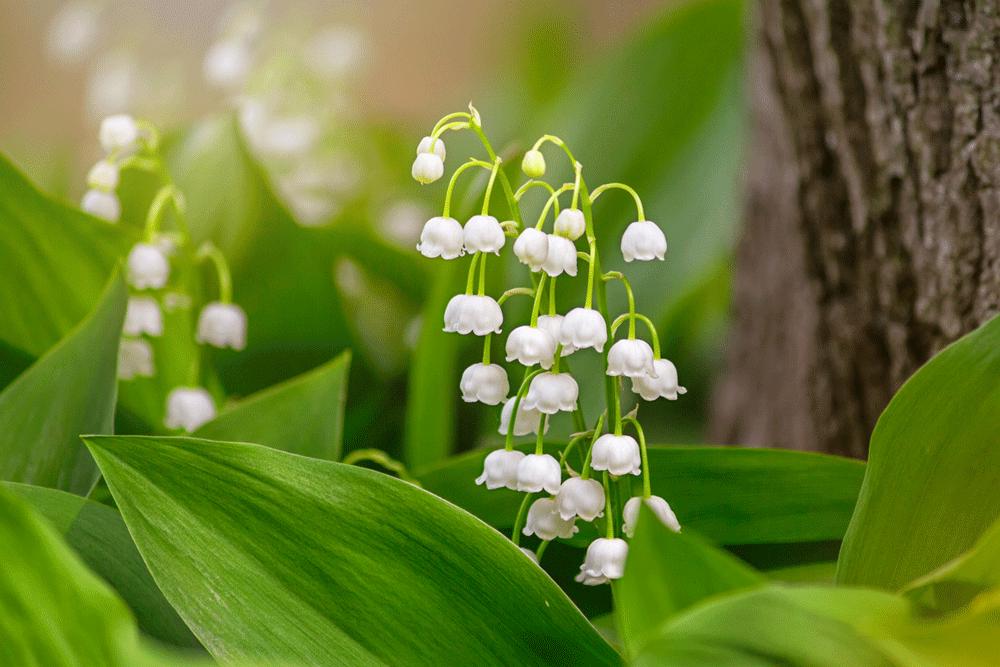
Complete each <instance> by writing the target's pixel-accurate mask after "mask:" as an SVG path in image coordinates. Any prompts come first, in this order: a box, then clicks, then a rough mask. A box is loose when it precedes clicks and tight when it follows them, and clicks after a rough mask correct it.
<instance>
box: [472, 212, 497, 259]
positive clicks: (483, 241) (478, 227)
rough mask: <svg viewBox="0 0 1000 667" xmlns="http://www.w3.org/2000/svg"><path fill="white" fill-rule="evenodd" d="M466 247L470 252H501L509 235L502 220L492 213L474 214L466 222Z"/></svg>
mask: <svg viewBox="0 0 1000 667" xmlns="http://www.w3.org/2000/svg"><path fill="white" fill-rule="evenodd" d="M464 240H465V249H466V250H468V251H469V252H495V253H496V254H498V255H499V254H500V248H503V244H504V242H505V241H506V240H507V237H506V236H505V235H504V233H503V227H501V226H500V221H499V220H497V219H496V218H494V217H493V216H492V215H474V216H472V217H471V218H469V221H468V222H467V223H465V230H464Z"/></svg>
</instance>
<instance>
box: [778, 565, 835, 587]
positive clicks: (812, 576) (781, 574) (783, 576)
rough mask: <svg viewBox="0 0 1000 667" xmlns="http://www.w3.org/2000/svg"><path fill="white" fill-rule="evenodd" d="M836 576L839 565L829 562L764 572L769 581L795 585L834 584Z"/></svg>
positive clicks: (791, 566)
mask: <svg viewBox="0 0 1000 667" xmlns="http://www.w3.org/2000/svg"><path fill="white" fill-rule="evenodd" d="M836 574H837V563H836V562H828V561H821V562H819V563H806V564H804V565H790V566H788V567H778V568H774V569H772V570H767V571H766V572H764V575H766V576H767V578H768V579H773V580H774V581H784V582H786V583H794V584H832V583H833V580H834V577H835V576H836Z"/></svg>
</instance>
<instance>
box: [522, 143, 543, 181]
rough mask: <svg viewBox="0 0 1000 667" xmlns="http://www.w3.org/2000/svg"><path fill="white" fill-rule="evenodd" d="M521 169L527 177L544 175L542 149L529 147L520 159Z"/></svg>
mask: <svg viewBox="0 0 1000 667" xmlns="http://www.w3.org/2000/svg"><path fill="white" fill-rule="evenodd" d="M521 171H523V172H524V174H525V175H526V176H527V177H528V178H541V177H542V176H544V175H545V156H544V155H542V151H539V150H535V149H531V150H530V151H528V152H527V153H525V154H524V159H523V160H521Z"/></svg>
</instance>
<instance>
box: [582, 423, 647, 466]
mask: <svg viewBox="0 0 1000 667" xmlns="http://www.w3.org/2000/svg"><path fill="white" fill-rule="evenodd" d="M590 456H591V459H590V467H591V468H593V469H594V470H607V471H608V472H609V473H611V474H612V475H615V476H618V475H638V474H639V473H641V472H642V455H641V454H640V452H639V443H638V442H636V441H635V438H633V437H632V436H630V435H614V434H612V433H605V434H604V435H602V436H601V437H600V438H598V439H597V442H595V443H594V449H593V451H592V452H591V454H590Z"/></svg>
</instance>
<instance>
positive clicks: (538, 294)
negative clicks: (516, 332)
mask: <svg viewBox="0 0 1000 667" xmlns="http://www.w3.org/2000/svg"><path fill="white" fill-rule="evenodd" d="M548 277H549V276H548V274H547V273H543V274H542V275H541V276H540V277H539V278H538V287H536V288H535V303H534V304H532V306H531V326H533V327H537V326H538V311H539V310H540V308H541V305H542V294H543V293H544V292H545V280H546V279H547V278H548Z"/></svg>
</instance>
